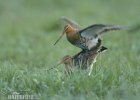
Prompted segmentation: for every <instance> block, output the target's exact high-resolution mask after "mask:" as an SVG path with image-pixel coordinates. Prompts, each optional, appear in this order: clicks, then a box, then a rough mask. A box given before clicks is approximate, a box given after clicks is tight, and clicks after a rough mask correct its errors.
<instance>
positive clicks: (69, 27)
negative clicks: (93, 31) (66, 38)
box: [54, 24, 76, 45]
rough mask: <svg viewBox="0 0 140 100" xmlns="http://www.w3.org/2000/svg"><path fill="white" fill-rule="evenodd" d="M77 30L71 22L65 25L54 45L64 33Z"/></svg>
mask: <svg viewBox="0 0 140 100" xmlns="http://www.w3.org/2000/svg"><path fill="white" fill-rule="evenodd" d="M75 30H76V29H75V28H73V27H72V26H71V25H70V24H67V25H65V27H64V30H63V32H62V34H61V36H60V37H59V38H58V39H57V41H56V42H55V43H54V45H55V44H56V43H57V42H58V41H59V40H60V39H61V38H62V37H63V35H64V34H65V33H66V34H69V33H71V32H75Z"/></svg>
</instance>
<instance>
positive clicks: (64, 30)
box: [54, 30, 65, 45]
mask: <svg viewBox="0 0 140 100" xmlns="http://www.w3.org/2000/svg"><path fill="white" fill-rule="evenodd" d="M64 33H65V30H64V31H63V33H62V34H61V36H60V37H59V38H58V39H57V41H56V42H55V43H54V45H56V43H57V42H58V41H59V40H60V39H61V38H62V37H63V35H64Z"/></svg>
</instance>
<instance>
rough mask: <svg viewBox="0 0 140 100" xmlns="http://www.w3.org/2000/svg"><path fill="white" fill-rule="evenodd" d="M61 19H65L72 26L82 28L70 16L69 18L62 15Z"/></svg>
mask: <svg viewBox="0 0 140 100" xmlns="http://www.w3.org/2000/svg"><path fill="white" fill-rule="evenodd" d="M61 20H63V21H65V22H66V23H68V24H70V25H71V26H72V27H74V28H76V29H78V30H80V26H79V25H78V24H77V23H76V22H75V21H73V20H71V19H69V18H67V17H65V16H63V17H61Z"/></svg>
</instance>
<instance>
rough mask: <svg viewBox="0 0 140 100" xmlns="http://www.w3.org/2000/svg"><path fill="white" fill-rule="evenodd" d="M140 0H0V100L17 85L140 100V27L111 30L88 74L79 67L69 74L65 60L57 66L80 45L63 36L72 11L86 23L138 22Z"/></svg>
mask: <svg viewBox="0 0 140 100" xmlns="http://www.w3.org/2000/svg"><path fill="white" fill-rule="evenodd" d="M139 3H140V1H139V0H133V1H130V0H117V1H115V0H107V1H101V0H94V1H93V0H89V1H85V0H81V2H79V1H74V0H70V1H69V0H57V1H56V0H12V1H9V0H3V1H2V0H1V1H0V46H1V48H0V90H1V92H0V100H5V99H7V97H8V95H9V94H11V93H12V92H13V91H15V92H17V93H20V92H21V91H25V92H24V94H32V95H34V96H36V98H38V99H39V100H46V99H47V100H74V99H76V100H132V99H133V100H138V99H140V96H139V94H140V77H139V76H140V62H139V61H140V40H139V38H140V34H139V31H136V32H133V33H127V32H124V31H119V32H109V33H108V34H106V35H104V39H103V41H104V42H103V44H104V45H105V46H106V47H108V48H109V49H108V51H107V52H105V53H103V54H100V55H99V56H98V58H97V62H96V64H94V68H93V72H92V74H91V76H90V77H89V76H88V75H87V71H77V70H75V71H74V73H73V74H72V75H71V76H65V74H64V72H63V70H64V69H63V67H64V66H63V65H61V66H59V68H58V69H57V70H51V71H46V69H48V68H50V67H53V66H54V65H55V64H56V63H57V62H58V61H59V60H60V59H61V58H62V57H63V56H64V55H67V54H69V55H74V54H76V53H77V52H79V51H80V49H78V48H76V47H74V46H72V45H71V44H70V43H68V41H67V40H66V38H63V39H62V40H61V41H60V42H59V43H58V44H57V45H56V46H53V44H54V42H55V41H56V39H57V38H58V36H59V35H60V34H61V32H62V29H63V26H64V24H62V22H61V21H59V20H58V19H59V18H60V17H61V16H68V17H70V18H72V19H74V20H75V21H77V22H78V23H79V24H80V25H81V27H86V26H88V25H91V24H95V23H103V24H119V25H130V26H133V25H136V24H139V22H140V17H139V16H140V13H139V9H140V6H139Z"/></svg>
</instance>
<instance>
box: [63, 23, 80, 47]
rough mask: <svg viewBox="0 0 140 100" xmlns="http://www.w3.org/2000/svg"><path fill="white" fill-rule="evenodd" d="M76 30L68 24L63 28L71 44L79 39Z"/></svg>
mask: <svg viewBox="0 0 140 100" xmlns="http://www.w3.org/2000/svg"><path fill="white" fill-rule="evenodd" d="M77 31H78V30H77V29H75V28H73V27H71V26H70V25H69V26H67V28H66V30H65V32H66V36H67V39H68V41H69V42H70V43H72V44H75V42H76V41H78V40H79V35H78V34H77Z"/></svg>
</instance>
